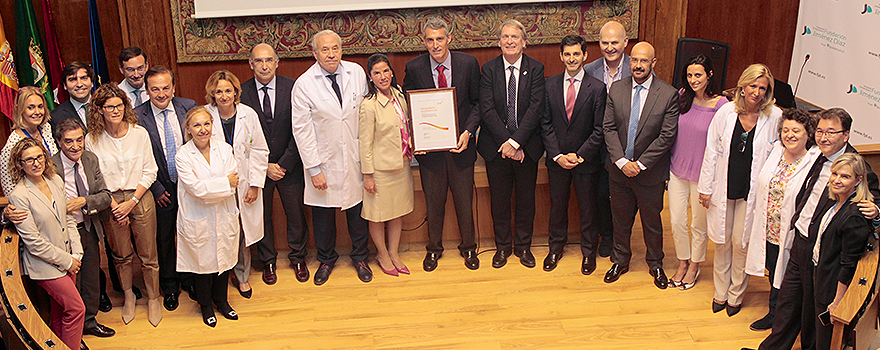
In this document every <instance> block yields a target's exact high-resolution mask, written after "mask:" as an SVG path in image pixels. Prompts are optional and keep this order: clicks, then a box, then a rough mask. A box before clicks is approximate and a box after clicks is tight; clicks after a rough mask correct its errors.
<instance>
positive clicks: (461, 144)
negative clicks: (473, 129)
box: [449, 131, 471, 153]
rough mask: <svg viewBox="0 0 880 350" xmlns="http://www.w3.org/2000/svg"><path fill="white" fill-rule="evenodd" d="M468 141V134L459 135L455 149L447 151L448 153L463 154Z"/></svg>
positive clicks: (469, 134)
mask: <svg viewBox="0 0 880 350" xmlns="http://www.w3.org/2000/svg"><path fill="white" fill-rule="evenodd" d="M470 139H471V133H470V132H467V131H465V132H463V133H461V135H458V144H457V145H455V148H453V149H451V150H449V152H452V153H461V152H464V150H466V149H467V146H468V142H469V141H470Z"/></svg>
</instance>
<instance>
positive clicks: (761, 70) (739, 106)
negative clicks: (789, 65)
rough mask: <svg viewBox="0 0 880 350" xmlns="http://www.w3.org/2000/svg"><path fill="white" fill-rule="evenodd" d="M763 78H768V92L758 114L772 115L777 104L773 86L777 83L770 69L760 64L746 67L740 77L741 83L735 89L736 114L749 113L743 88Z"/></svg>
mask: <svg viewBox="0 0 880 350" xmlns="http://www.w3.org/2000/svg"><path fill="white" fill-rule="evenodd" d="M761 78H767V92H766V93H765V94H764V99H763V100H762V101H761V106H760V108H758V112H759V113H761V114H764V115H770V110H771V109H772V108H773V104H774V103H776V98H774V97H773V85H774V83H775V82H774V79H773V74H771V73H770V68H767V66H765V65H763V64H760V63H755V64H752V65H750V66H748V67H746V69H745V70H744V71H743V72H742V75H740V76H739V81H738V82H737V83H736V87H735V88H734V89H733V104H734V105H735V106H736V113H746V112H747V111H746V99H745V98H744V97H743V88H745V87H746V86H748V85H749V84H751V83H753V82H755V80H758V79H761Z"/></svg>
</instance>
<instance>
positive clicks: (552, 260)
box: [544, 253, 562, 272]
mask: <svg viewBox="0 0 880 350" xmlns="http://www.w3.org/2000/svg"><path fill="white" fill-rule="evenodd" d="M559 259H562V253H550V254H547V257H546V258H544V271H547V272H550V271H553V269H555V268H556V264H558V263H559Z"/></svg>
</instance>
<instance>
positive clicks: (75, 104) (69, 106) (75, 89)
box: [49, 61, 95, 134]
mask: <svg viewBox="0 0 880 350" xmlns="http://www.w3.org/2000/svg"><path fill="white" fill-rule="evenodd" d="M61 81H63V82H64V90H65V91H67V93H68V94H70V99H68V100H67V101H64V103H62V104H60V105H58V107H55V109H53V110H52V119H50V120H49V124H51V125H52V133H53V134H54V133H55V130H56V128H57V127H58V123H60V122H61V121H62V120H64V119H67V118H76V120H78V121H79V122H80V123H82V125H85V126H88V125H89V123H88V121H87V120H86V118H87V116H88V113H87V111H86V109H87V107H88V106H89V100H90V99H91V98H92V87H94V82H95V71H94V70H92V67H91V66H89V65H88V64H85V63H83V62H80V61H73V62H70V64H68V65H66V66H64V69H62V70H61Z"/></svg>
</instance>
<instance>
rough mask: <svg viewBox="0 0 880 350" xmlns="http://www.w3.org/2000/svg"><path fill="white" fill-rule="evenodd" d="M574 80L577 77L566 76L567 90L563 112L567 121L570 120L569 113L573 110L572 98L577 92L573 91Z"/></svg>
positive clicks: (573, 98)
mask: <svg viewBox="0 0 880 350" xmlns="http://www.w3.org/2000/svg"><path fill="white" fill-rule="evenodd" d="M575 81H577V79H575V78H568V82H569V84H568V92H567V93H566V96H565V114H566V115H567V116H568V121H571V113H572V112H574V100H576V99H577V93H575V91H574V82H575Z"/></svg>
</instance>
